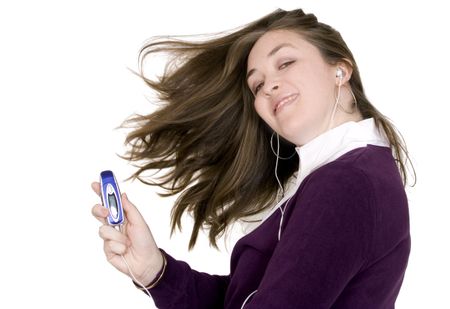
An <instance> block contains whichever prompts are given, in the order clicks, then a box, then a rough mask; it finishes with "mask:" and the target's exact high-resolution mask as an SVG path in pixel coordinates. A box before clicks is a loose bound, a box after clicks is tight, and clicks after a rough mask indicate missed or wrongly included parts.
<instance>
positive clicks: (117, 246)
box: [98, 225, 131, 254]
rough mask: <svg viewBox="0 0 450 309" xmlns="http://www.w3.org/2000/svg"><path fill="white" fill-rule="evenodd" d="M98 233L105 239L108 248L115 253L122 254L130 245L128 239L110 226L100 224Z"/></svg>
mask: <svg viewBox="0 0 450 309" xmlns="http://www.w3.org/2000/svg"><path fill="white" fill-rule="evenodd" d="M98 234H99V235H100V237H101V238H102V239H103V240H104V241H105V245H108V249H109V250H110V251H112V252H114V253H116V254H122V253H123V252H125V251H126V249H127V248H128V247H129V246H130V245H131V243H130V240H129V239H128V238H127V237H126V236H125V235H124V234H122V233H121V232H120V231H118V230H116V229H115V228H114V227H112V226H109V225H102V226H101V227H100V228H99V231H98ZM119 252H120V253H119Z"/></svg>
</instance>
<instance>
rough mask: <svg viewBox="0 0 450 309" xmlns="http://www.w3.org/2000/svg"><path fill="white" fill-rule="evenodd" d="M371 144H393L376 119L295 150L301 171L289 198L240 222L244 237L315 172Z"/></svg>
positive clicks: (293, 180) (341, 128)
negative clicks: (377, 124)
mask: <svg viewBox="0 0 450 309" xmlns="http://www.w3.org/2000/svg"><path fill="white" fill-rule="evenodd" d="M367 144H371V145H377V146H385V147H389V140H388V139H387V137H386V135H385V134H384V131H383V130H381V132H380V131H379V130H378V129H377V127H376V126H375V121H374V119H373V118H368V119H364V120H361V121H358V122H356V121H349V122H345V123H343V124H341V125H339V126H337V127H334V128H332V129H330V130H328V131H326V132H324V133H322V134H321V135H319V136H317V137H315V138H314V139H312V140H311V141H309V142H308V143H306V144H305V145H303V146H299V147H295V150H296V151H297V153H298V156H299V169H298V171H297V172H296V173H294V175H293V177H292V178H291V180H290V181H289V183H288V185H287V188H286V194H285V196H284V197H283V198H282V199H281V200H280V201H279V202H278V203H276V204H275V205H274V206H273V207H271V208H269V209H267V210H266V211H264V212H261V213H258V214H256V215H255V216H252V217H250V218H249V217H247V218H244V220H242V219H241V220H238V222H239V224H240V225H241V227H242V233H243V234H244V235H245V234H248V233H250V232H251V231H253V230H254V229H255V228H257V227H258V226H259V225H260V224H261V223H262V222H264V221H265V220H266V219H267V218H269V217H270V215H271V214H272V213H274V212H275V211H276V210H277V209H278V208H279V207H280V206H281V205H283V203H284V202H285V201H286V200H288V199H289V198H290V197H291V196H292V195H294V194H295V192H296V191H297V189H298V188H299V187H300V184H301V183H302V181H303V180H304V179H305V177H306V176H308V175H309V174H310V173H311V172H313V171H314V170H316V169H317V168H319V167H321V166H323V165H325V164H327V163H329V162H331V161H334V160H335V159H337V158H339V157H340V156H342V155H343V154H345V153H347V152H349V151H351V150H353V149H356V148H360V147H365V146H366V145H367ZM275 159H276V158H275V157H274V160H275ZM274 177H275V175H274ZM249 221H252V222H249ZM254 221H256V222H254ZM241 236H242V235H241ZM233 238H234V237H233Z"/></svg>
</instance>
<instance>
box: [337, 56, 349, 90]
mask: <svg viewBox="0 0 450 309" xmlns="http://www.w3.org/2000/svg"><path fill="white" fill-rule="evenodd" d="M338 69H341V70H342V80H340V79H339V77H336V85H339V82H340V83H341V85H344V84H345V83H347V82H348V81H349V80H350V78H351V77H352V73H353V67H352V65H351V62H350V60H348V59H343V60H342V61H339V62H337V63H336V70H338Z"/></svg>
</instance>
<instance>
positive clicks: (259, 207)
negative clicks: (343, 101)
mask: <svg viewBox="0 0 450 309" xmlns="http://www.w3.org/2000/svg"><path fill="white" fill-rule="evenodd" d="M279 29H285V30H292V31H297V32H298V33H300V34H301V35H302V36H303V37H304V38H305V39H306V40H307V41H309V42H310V43H312V44H313V45H315V46H316V47H317V48H318V49H319V50H320V52H321V54H322V56H323V58H324V59H325V61H327V62H328V63H330V64H336V63H337V62H338V61H343V60H345V61H347V62H350V64H351V66H352V68H353V73H352V76H351V79H350V80H349V84H350V87H351V89H352V90H353V92H354V94H355V96H356V100H357V102H358V104H357V106H358V108H359V111H360V112H361V114H362V116H363V118H364V119H367V118H370V117H373V118H374V120H375V124H376V126H377V127H378V128H379V127H380V126H381V127H382V128H383V129H384V131H385V133H386V135H387V137H388V139H389V141H390V145H391V149H392V151H393V156H394V158H395V160H396V162H397V165H398V167H399V171H400V173H401V175H402V179H403V183H404V185H405V186H406V183H407V173H406V168H405V166H406V158H408V159H409V157H408V152H407V149H406V145H405V142H404V140H403V138H400V135H399V134H398V133H397V130H396V129H395V127H394V125H393V124H392V123H391V121H390V120H389V119H388V118H387V117H386V116H384V115H382V114H381V113H380V112H379V111H378V110H377V109H376V108H375V107H374V106H373V105H372V104H371V103H370V102H369V100H368V99H367V98H366V95H365V93H364V89H363V85H362V82H361V78H360V75H359V71H358V66H357V65H356V62H355V60H354V57H353V55H352V53H351V51H350V50H349V48H348V47H347V45H346V44H345V42H344V40H343V39H342V37H341V35H340V34H339V32H337V31H336V30H335V29H333V28H332V27H330V26H328V25H326V24H323V23H321V22H318V21H317V18H316V17H315V16H314V15H313V14H305V13H304V12H303V11H302V10H300V9H298V10H292V11H284V10H281V9H278V10H275V11H274V12H272V13H271V14H268V15H267V16H264V17H263V18H261V19H259V20H256V21H254V22H252V23H249V24H247V25H245V26H244V27H241V28H239V29H236V30H234V31H232V32H229V33H220V34H218V35H216V36H215V37H213V38H209V39H207V40H201V41H194V40H191V41H188V40H181V39H179V38H177V37H155V38H154V39H153V40H151V41H150V42H149V43H147V44H145V45H144V46H143V47H142V49H141V50H140V53H139V73H136V74H137V75H138V76H140V77H141V78H142V79H143V80H144V81H145V83H146V84H147V85H148V86H149V87H151V88H152V89H153V90H154V91H156V93H157V94H158V98H159V100H160V101H161V102H162V104H161V106H160V107H159V108H158V109H157V110H156V111H154V112H152V113H151V114H148V115H139V114H136V115H134V116H133V117H130V118H129V119H128V120H126V121H125V122H124V123H123V124H122V126H123V127H127V126H128V127H129V125H130V124H131V127H133V131H131V132H130V133H129V134H128V136H127V138H126V140H125V144H126V145H130V146H131V148H130V149H129V150H127V152H126V154H125V155H124V156H121V157H122V158H124V159H126V160H129V161H134V162H139V163H140V164H135V166H136V167H138V170H137V171H136V172H135V173H134V174H133V175H132V176H131V177H129V178H128V179H131V178H134V179H136V178H137V179H139V180H140V181H142V182H143V183H146V184H148V185H153V186H160V187H161V188H163V189H164V190H166V191H167V192H166V193H158V194H159V195H160V196H170V195H174V194H178V193H181V194H180V195H179V197H178V199H177V200H176V202H175V205H174V206H173V208H172V213H171V235H172V233H173V232H174V230H175V228H176V227H177V226H178V228H179V229H180V230H181V217H182V215H183V213H184V212H188V213H190V214H191V215H192V216H193V219H194V227H193V230H192V234H191V238H190V242H189V249H192V248H193V247H194V245H195V243H196V240H197V236H198V233H199V230H200V229H209V240H210V243H211V245H213V246H214V247H216V248H217V243H216V240H217V238H219V237H220V236H222V235H223V233H224V232H225V230H226V228H227V226H229V224H231V223H233V222H234V221H235V220H237V219H240V218H243V217H247V216H250V215H254V214H256V213H259V212H261V211H263V210H265V209H267V207H269V206H271V205H273V203H274V201H275V197H276V195H277V192H278V189H279V188H278V182H277V180H276V178H275V177H274V168H275V156H274V154H273V153H272V150H271V145H270V144H269V143H270V136H271V133H272V131H271V129H270V128H269V127H268V126H267V124H266V123H265V122H264V121H263V120H262V119H261V118H260V117H259V116H258V114H257V113H256V111H255V109H254V107H253V101H254V97H253V95H252V93H251V91H250V89H249V88H248V86H247V83H246V78H245V77H246V65H247V57H248V54H249V52H250V50H251V48H252V47H253V45H254V43H255V42H256V41H257V40H258V39H259V38H260V37H261V36H262V35H263V34H264V33H266V32H267V31H270V30H279ZM156 53H165V54H168V55H170V56H171V58H169V60H168V62H167V66H166V68H165V70H164V74H162V76H160V77H158V78H157V80H156V81H155V80H151V79H149V78H147V77H145V76H144V73H143V69H142V64H143V61H144V59H145V58H146V57H147V56H148V55H150V54H156ZM294 147H295V145H294V144H292V143H290V142H289V141H287V140H284V139H281V145H280V155H281V156H288V155H289V154H291V153H293V151H294ZM298 167H299V161H298V156H294V157H293V158H292V159H290V160H281V161H280V162H279V163H278V177H279V179H280V182H281V183H282V185H283V186H284V185H286V183H287V181H288V179H289V178H290V177H291V176H292V175H293V173H294V172H295V171H297V170H298ZM147 170H165V171H166V173H165V174H164V175H163V176H160V177H157V179H158V180H159V181H157V182H155V181H153V180H152V181H150V180H146V178H147V177H144V176H143V175H144V174H143V172H145V171H147Z"/></svg>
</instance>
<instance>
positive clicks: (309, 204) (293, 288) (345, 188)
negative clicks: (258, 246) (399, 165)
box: [245, 165, 375, 309]
mask: <svg viewBox="0 0 450 309" xmlns="http://www.w3.org/2000/svg"><path fill="white" fill-rule="evenodd" d="M311 176H313V177H309V178H306V179H305V181H306V182H305V184H304V188H303V190H302V191H301V192H299V194H298V196H297V199H296V200H295V202H294V203H293V204H292V205H290V206H289V207H293V208H291V209H286V212H289V211H290V213H289V215H288V219H287V220H286V222H285V223H284V226H283V228H284V229H283V230H282V234H281V239H280V241H279V242H278V244H277V247H276V248H275V251H274V253H273V255H272V257H271V259H270V262H269V264H268V266H267V268H266V270H265V273H264V276H263V278H262V281H261V283H260V285H259V287H258V290H257V292H256V293H255V294H254V295H253V296H252V298H251V299H250V300H249V301H248V302H247V304H246V305H245V309H254V308H258V309H268V308H331V306H332V305H333V302H334V301H335V300H336V298H337V297H338V296H339V294H340V293H341V291H342V290H343V289H344V287H345V286H346V284H347V283H348V282H349V280H350V279H351V278H352V276H354V275H355V274H356V273H357V272H358V270H359V269H360V268H361V267H362V266H363V265H364V263H365V261H366V258H367V256H368V254H369V250H370V248H371V242H372V237H373V229H374V222H375V221H374V220H375V213H374V209H373V206H372V202H371V201H372V200H373V196H372V194H373V190H372V186H371V183H370V182H369V180H368V178H367V176H366V175H365V174H364V173H363V172H362V171H360V170H359V169H356V168H353V167H349V166H348V165H346V166H342V165H335V166H334V167H333V168H325V169H320V170H317V171H316V172H315V173H314V175H311Z"/></svg>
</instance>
